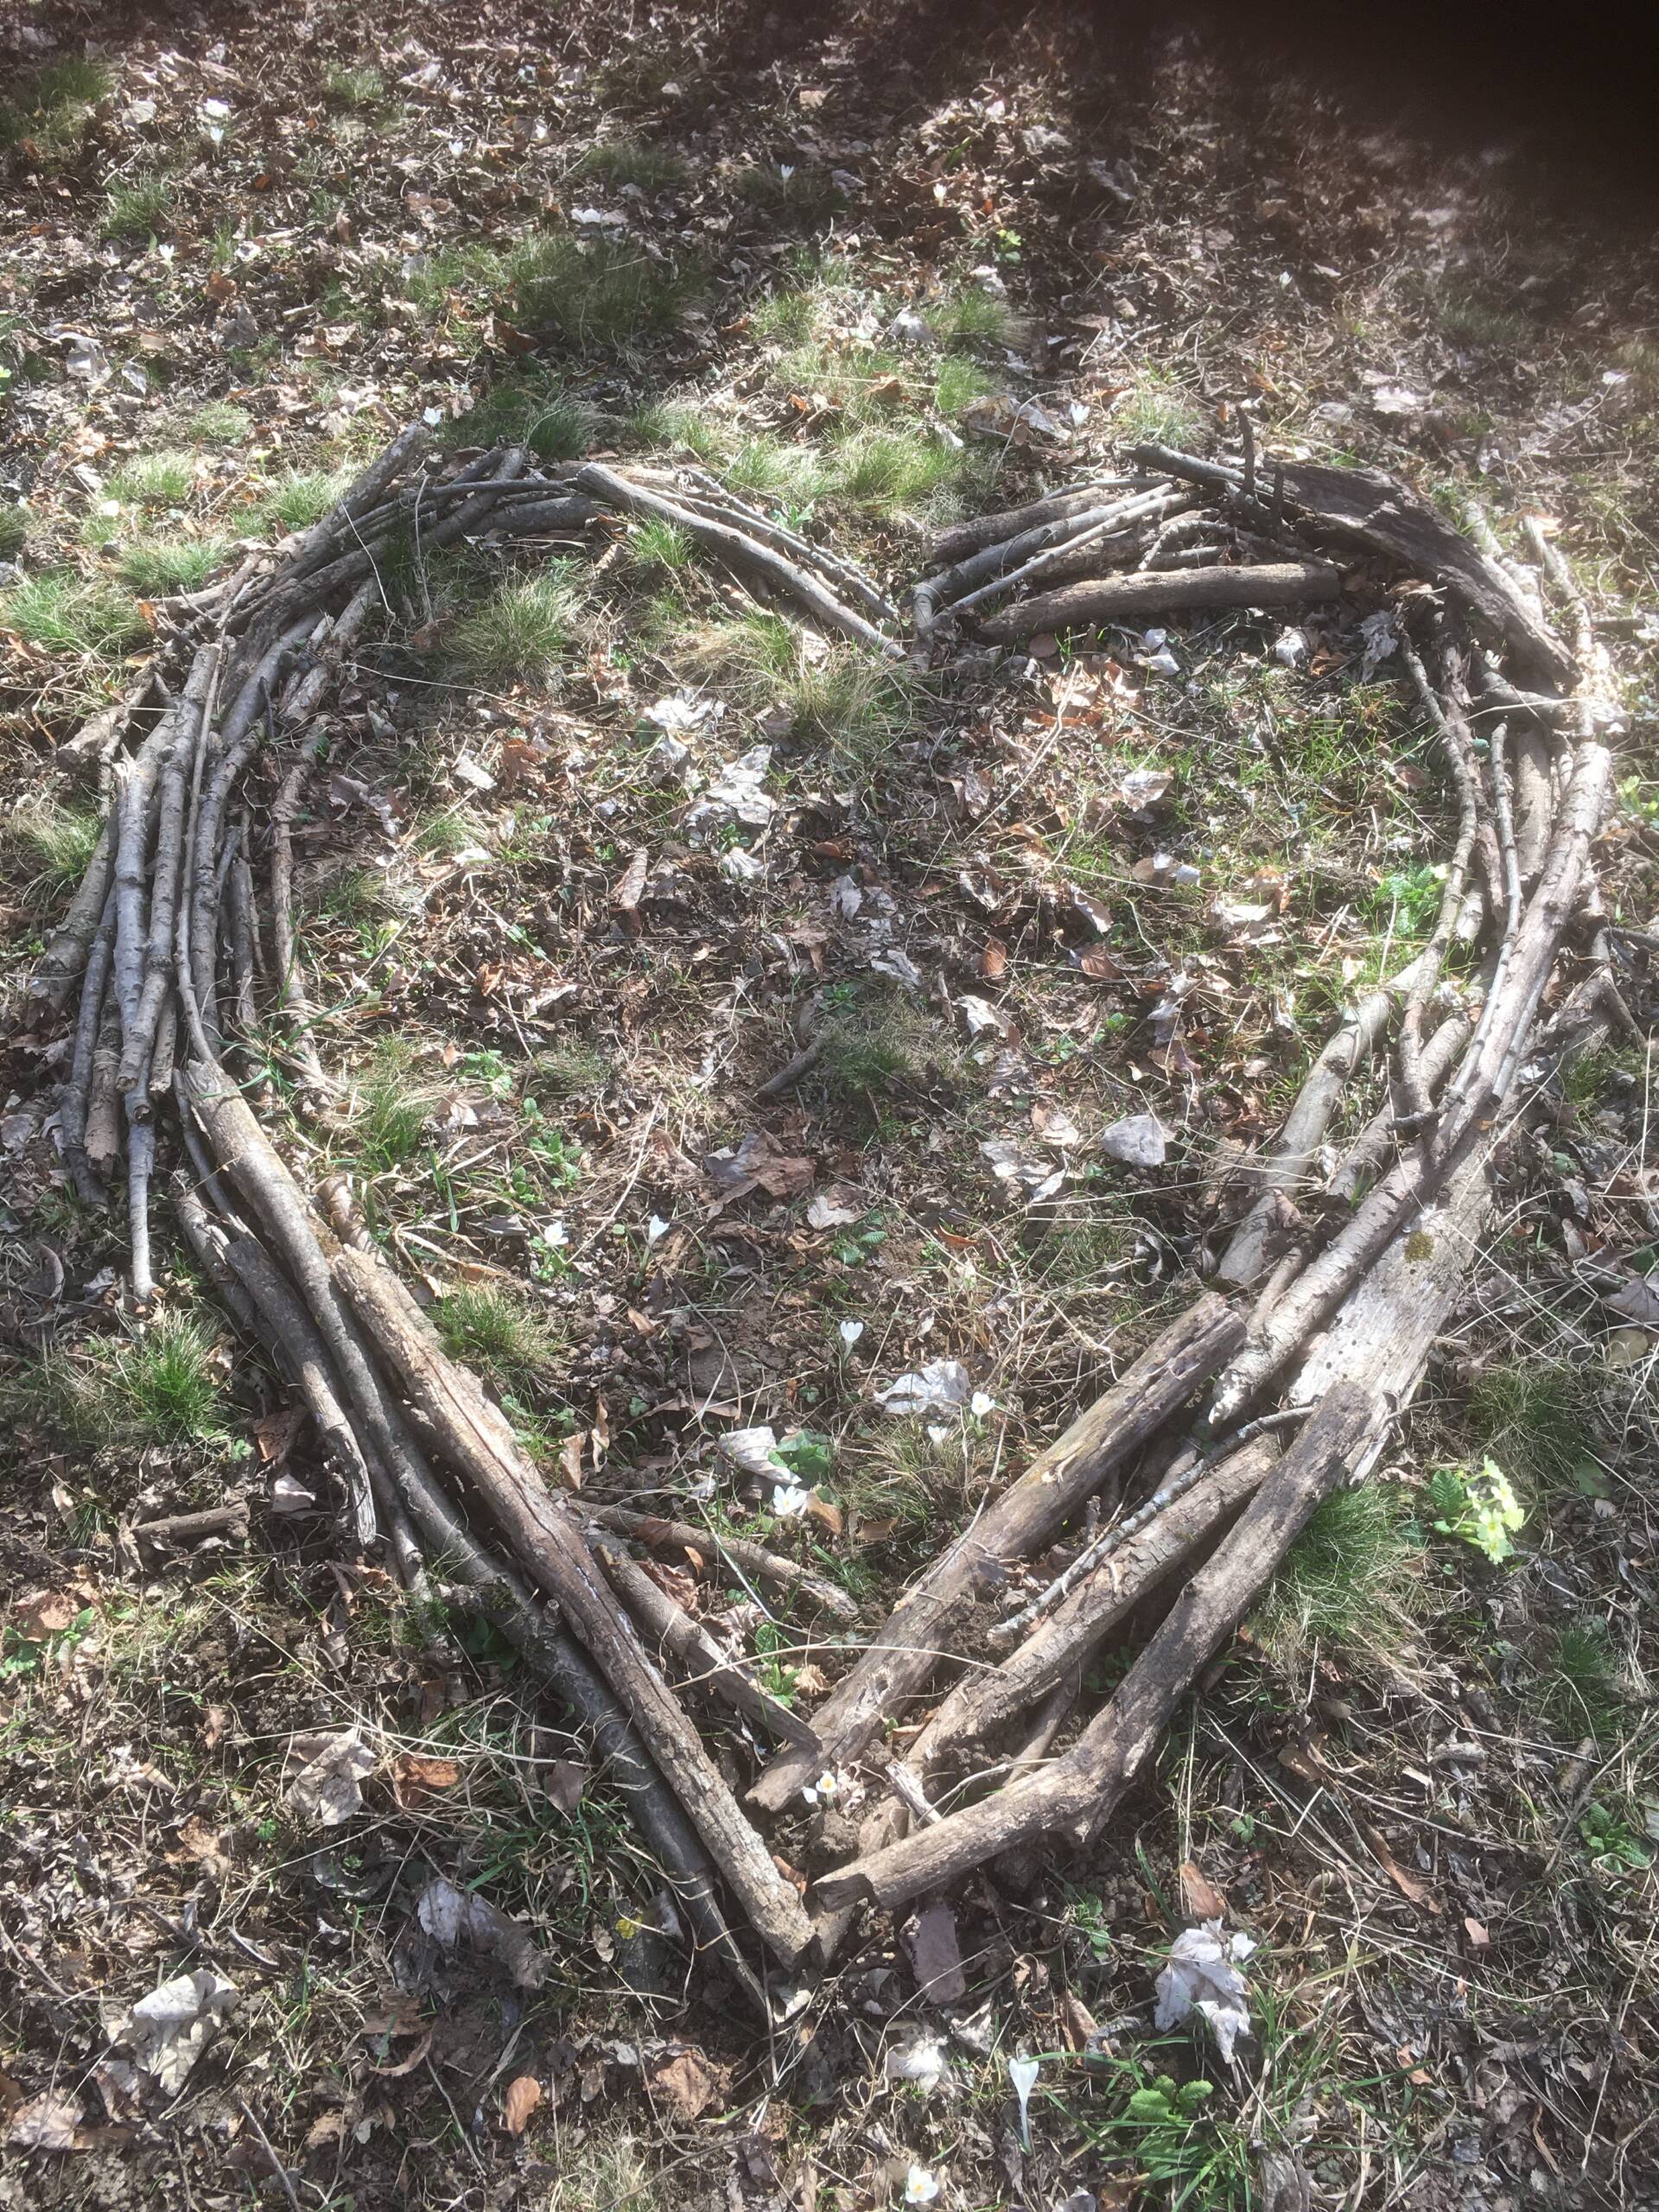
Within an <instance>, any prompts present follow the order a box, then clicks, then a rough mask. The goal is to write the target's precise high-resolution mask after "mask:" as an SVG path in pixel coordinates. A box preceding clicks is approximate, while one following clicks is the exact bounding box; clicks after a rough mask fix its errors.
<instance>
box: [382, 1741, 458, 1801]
mask: <svg viewBox="0 0 1659 2212" xmlns="http://www.w3.org/2000/svg"><path fill="white" fill-rule="evenodd" d="M391 1772H392V1779H393V1781H394V1782H395V1783H397V1787H398V1789H400V1790H411V1789H412V1790H415V1791H416V1792H418V1791H420V1790H423V1789H454V1786H455V1784H456V1783H458V1782H459V1781H460V1780H461V1769H460V1768H459V1767H458V1766H457V1765H456V1764H455V1762H454V1759H429V1758H421V1757H420V1756H419V1755H418V1754H417V1753H416V1752H414V1751H404V1752H403V1753H402V1754H401V1755H400V1756H399V1758H398V1759H397V1763H396V1764H395V1765H394V1766H393V1768H392V1770H391Z"/></svg>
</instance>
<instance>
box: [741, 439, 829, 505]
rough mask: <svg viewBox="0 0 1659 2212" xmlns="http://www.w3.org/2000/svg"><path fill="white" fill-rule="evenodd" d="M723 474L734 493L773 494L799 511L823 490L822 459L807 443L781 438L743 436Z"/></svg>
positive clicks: (823, 471) (823, 472)
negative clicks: (792, 443) (801, 443)
mask: <svg viewBox="0 0 1659 2212" xmlns="http://www.w3.org/2000/svg"><path fill="white" fill-rule="evenodd" d="M721 474H722V475H723V476H724V477H725V479H726V481H727V482H728V484H729V485H730V486H732V489H733V490H734V491H735V492H743V493H749V494H750V495H753V494H754V493H763V494H764V493H771V494H772V495H774V496H776V497H778V498H780V499H785V500H787V501H788V503H789V505H791V507H792V508H793V509H794V510H795V512H797V513H798V514H799V513H802V512H804V511H805V509H807V508H808V507H810V505H812V503H813V501H814V500H815V499H817V498H818V497H819V496H820V494H821V493H823V488H824V483H825V470H824V465H823V455H822V454H819V453H818V452H817V449H816V448H813V447H811V446H806V445H791V444H789V443H787V442H785V440H784V439H782V438H768V437H754V438H743V439H741V440H740V441H739V442H738V443H737V444H736V445H735V446H734V448H732V451H731V454H730V455H729V457H728V459H727V461H726V462H725V465H724V467H722V469H721Z"/></svg>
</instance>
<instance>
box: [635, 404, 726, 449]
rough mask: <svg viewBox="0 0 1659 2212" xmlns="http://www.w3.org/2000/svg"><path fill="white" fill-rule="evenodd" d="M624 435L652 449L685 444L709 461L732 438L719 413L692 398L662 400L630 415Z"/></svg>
mask: <svg viewBox="0 0 1659 2212" xmlns="http://www.w3.org/2000/svg"><path fill="white" fill-rule="evenodd" d="M624 435H625V436H626V442H627V443H628V444H629V445H631V446H635V447H642V448H645V449H646V450H647V451H652V452H660V451H661V450H662V449H663V448H674V447H683V448H684V449H685V451H686V452H687V453H690V454H696V457H697V459H698V460H699V461H706V462H718V461H720V460H721V457H722V456H723V454H724V453H725V451H726V448H727V442H728V441H727V438H726V435H725V431H724V429H723V428H722V426H721V423H720V422H719V421H718V420H717V419H716V417H715V416H713V415H711V414H710V413H709V410H708V409H707V408H705V407H702V406H699V405H697V404H695V403H693V402H691V401H690V400H677V399H670V400H658V401H656V402H654V403H653V404H652V405H651V406H648V407H642V408H640V409H639V410H638V411H637V412H636V413H635V414H633V415H632V416H629V418H628V421H627V423H626V428H625V432H624Z"/></svg>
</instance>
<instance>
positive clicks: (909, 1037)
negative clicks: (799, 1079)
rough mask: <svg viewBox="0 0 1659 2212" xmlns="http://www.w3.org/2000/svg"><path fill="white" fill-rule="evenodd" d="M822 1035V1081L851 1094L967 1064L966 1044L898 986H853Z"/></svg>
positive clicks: (949, 1072)
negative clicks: (863, 987)
mask: <svg viewBox="0 0 1659 2212" xmlns="http://www.w3.org/2000/svg"><path fill="white" fill-rule="evenodd" d="M819 1036H820V1037H821V1038H822V1039H823V1052H821V1054H820V1055H819V1060H818V1066H819V1069H820V1071H821V1076H822V1079H823V1082H824V1083H825V1084H828V1085H829V1088H830V1089H832V1090H838V1091H841V1092H842V1093H843V1094H846V1095H848V1096H856V1097H862V1096H868V1095H869V1094H871V1093H880V1092H882V1091H885V1090H891V1089H893V1088H894V1087H896V1086H899V1085H912V1086H913V1085H916V1084H922V1083H925V1082H927V1081H930V1080H932V1079H936V1078H938V1077H944V1078H946V1079H949V1078H950V1077H955V1076H957V1075H958V1074H960V1072H961V1071H962V1067H963V1054H962V1047H961V1046H960V1045H959V1044H958V1043H957V1039H956V1038H955V1036H954V1035H953V1034H952V1033H951V1032H950V1030H949V1029H947V1028H946V1027H945V1026H944V1023H943V1022H942V1021H940V1020H938V1016H937V1015H935V1014H931V1012H930V1011H929V1010H928V1009H927V1007H924V1006H920V1005H918V1003H917V1001H915V1000H914V999H913V998H912V997H911V996H910V995H908V994H907V993H906V992H905V991H903V990H901V989H899V988H893V989H885V988H883V989H879V990H871V989H858V988H851V989H849V995H848V997H847V1000H846V1001H845V1003H836V1004H832V1005H831V1007H829V1010H828V1011H827V1013H826V1014H825V1017H824V1020H823V1027H822V1028H821V1029H820V1031H819Z"/></svg>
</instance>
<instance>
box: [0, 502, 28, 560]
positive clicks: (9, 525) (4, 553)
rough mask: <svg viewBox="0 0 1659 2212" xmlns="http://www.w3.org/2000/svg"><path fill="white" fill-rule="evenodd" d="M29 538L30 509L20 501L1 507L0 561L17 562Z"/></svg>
mask: <svg viewBox="0 0 1659 2212" xmlns="http://www.w3.org/2000/svg"><path fill="white" fill-rule="evenodd" d="M28 537H29V509H28V508H27V507H26V506H25V505H23V504H22V501H21V500H18V501H17V502H16V504H15V505H10V506H5V505H0V561H13V560H16V557H17V556H18V554H20V553H21V552H22V550H23V546H24V544H25V543H26V542H27V540H28Z"/></svg>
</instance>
